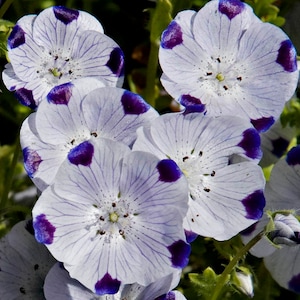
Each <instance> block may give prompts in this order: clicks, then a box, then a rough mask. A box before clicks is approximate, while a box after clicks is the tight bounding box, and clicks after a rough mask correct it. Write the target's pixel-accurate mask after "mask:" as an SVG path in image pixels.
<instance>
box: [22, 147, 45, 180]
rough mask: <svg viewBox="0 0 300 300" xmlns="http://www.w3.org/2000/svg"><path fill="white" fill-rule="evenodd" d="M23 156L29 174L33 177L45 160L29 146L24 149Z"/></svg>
mask: <svg viewBox="0 0 300 300" xmlns="http://www.w3.org/2000/svg"><path fill="white" fill-rule="evenodd" d="M23 158H24V167H25V170H26V172H27V174H28V176H29V177H31V178H32V177H33V175H34V173H35V172H36V171H37V170H38V168H39V165H40V163H41V162H42V161H43V160H42V158H41V157H40V156H39V154H38V153H37V152H36V151H35V150H32V149H30V148H29V147H25V148H24V149H23Z"/></svg>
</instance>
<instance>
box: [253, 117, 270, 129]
mask: <svg viewBox="0 0 300 300" xmlns="http://www.w3.org/2000/svg"><path fill="white" fill-rule="evenodd" d="M250 121H251V123H252V125H253V126H254V128H255V129H256V130H257V131H258V132H259V133H262V132H265V131H267V130H268V129H269V128H270V127H271V126H272V125H273V124H274V122H275V120H274V118H273V117H262V118H260V119H256V120H250Z"/></svg>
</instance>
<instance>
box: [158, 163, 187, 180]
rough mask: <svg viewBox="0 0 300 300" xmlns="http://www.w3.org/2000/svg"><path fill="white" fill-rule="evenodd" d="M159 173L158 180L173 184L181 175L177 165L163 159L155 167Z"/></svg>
mask: <svg viewBox="0 0 300 300" xmlns="http://www.w3.org/2000/svg"><path fill="white" fill-rule="evenodd" d="M156 168H157V170H158V172H159V180H160V181H164V182H174V181H176V180H178V179H179V178H180V177H181V175H182V173H181V170H180V169H179V167H178V166H177V164H176V163H175V161H174V160H172V159H163V160H161V161H160V162H159V163H158V164H157V166H156Z"/></svg>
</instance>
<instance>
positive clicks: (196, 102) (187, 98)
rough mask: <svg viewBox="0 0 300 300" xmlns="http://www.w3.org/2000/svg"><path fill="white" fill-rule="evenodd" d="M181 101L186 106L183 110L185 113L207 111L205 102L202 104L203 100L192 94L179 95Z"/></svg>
mask: <svg viewBox="0 0 300 300" xmlns="http://www.w3.org/2000/svg"><path fill="white" fill-rule="evenodd" d="M179 102H180V104H181V105H183V106H184V107H185V110H184V112H183V114H184V115H187V114H190V113H194V112H198V113H203V112H206V110H205V104H202V102H201V100H200V99H198V98H196V97H193V96H191V95H188V94H186V95H181V96H180V97H179Z"/></svg>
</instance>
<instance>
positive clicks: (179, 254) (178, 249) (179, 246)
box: [168, 240, 191, 268]
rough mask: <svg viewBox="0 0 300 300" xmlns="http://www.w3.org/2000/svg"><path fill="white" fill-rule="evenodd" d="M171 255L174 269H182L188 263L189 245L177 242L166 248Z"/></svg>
mask: <svg viewBox="0 0 300 300" xmlns="http://www.w3.org/2000/svg"><path fill="white" fill-rule="evenodd" d="M168 250H169V251H170V253H171V262H172V266H173V267H174V268H184V267H185V266H187V264H188V262H189V256H190V254H191V245H190V244H188V243H186V242H184V241H183V240H179V241H176V242H174V243H173V244H172V245H170V246H169V247H168Z"/></svg>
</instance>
